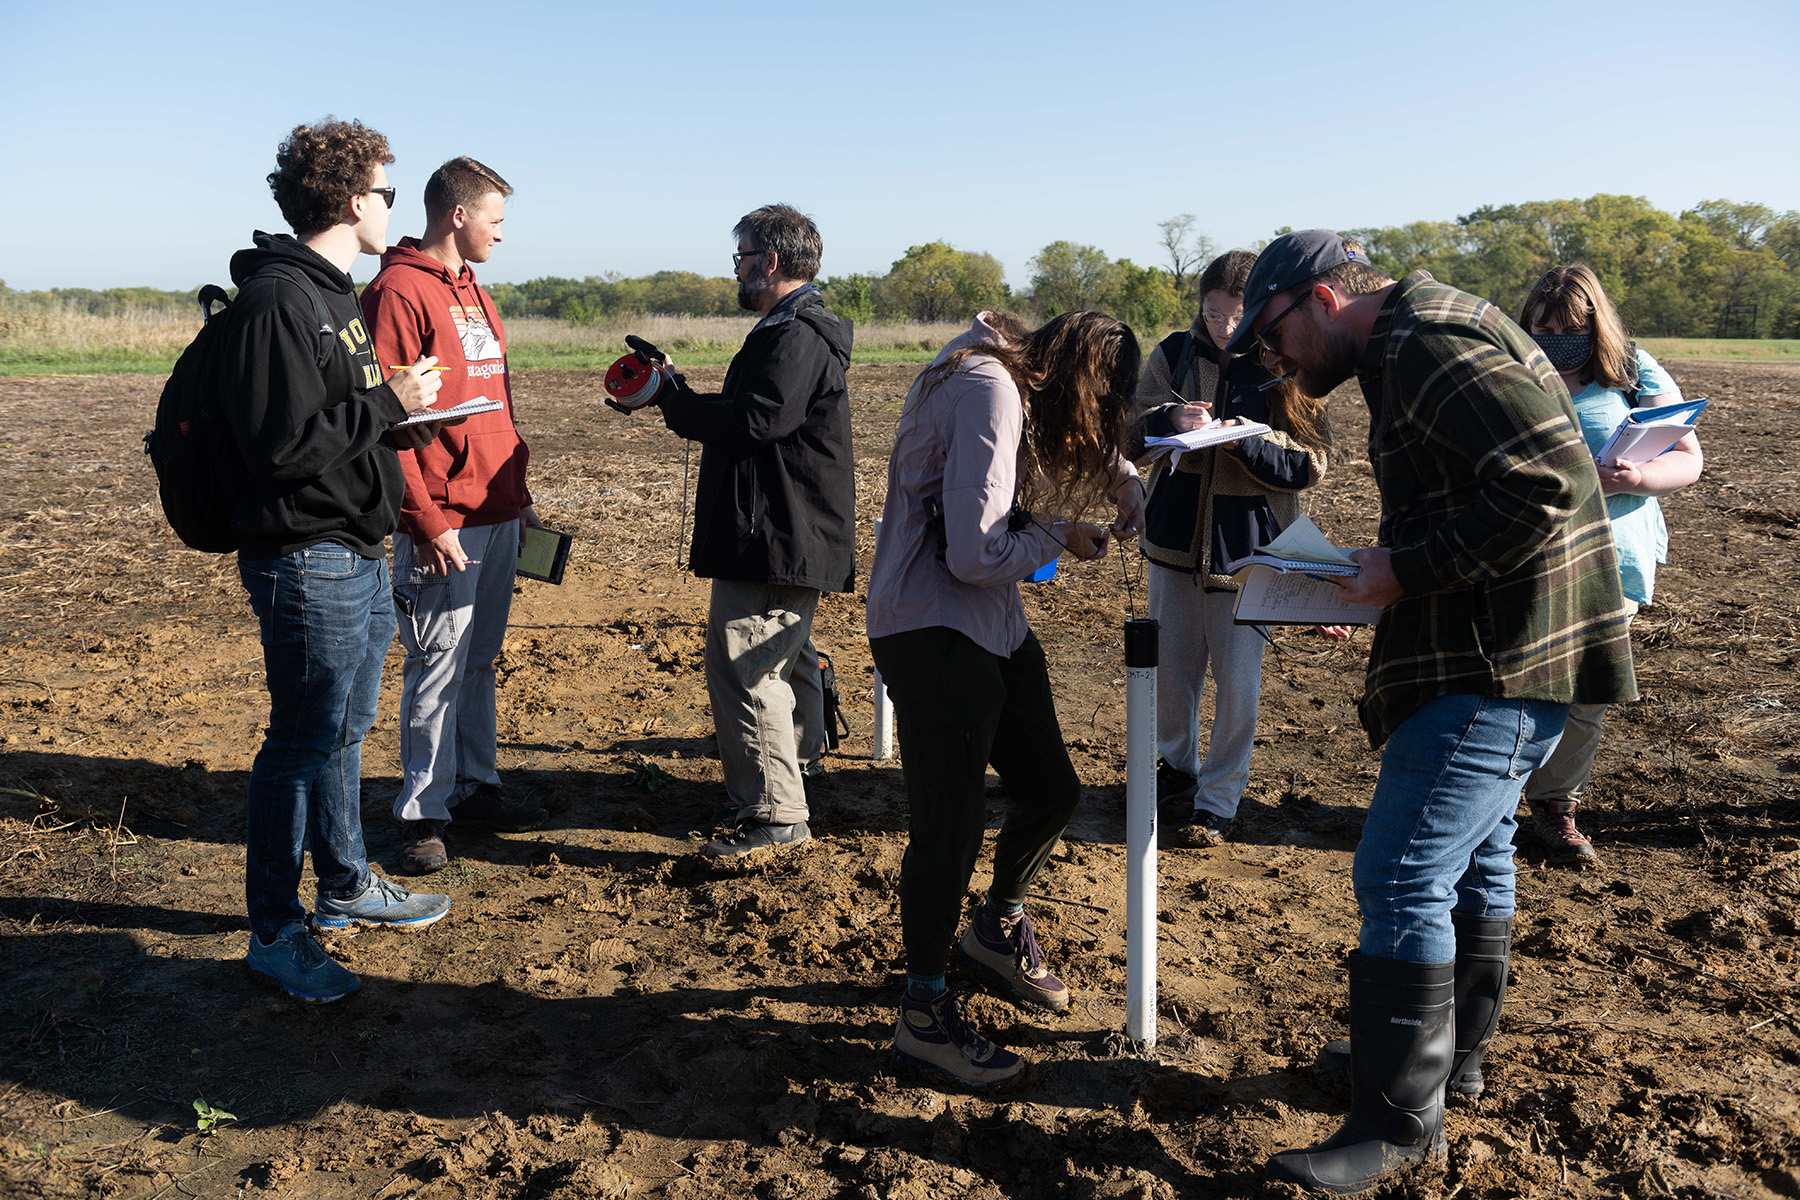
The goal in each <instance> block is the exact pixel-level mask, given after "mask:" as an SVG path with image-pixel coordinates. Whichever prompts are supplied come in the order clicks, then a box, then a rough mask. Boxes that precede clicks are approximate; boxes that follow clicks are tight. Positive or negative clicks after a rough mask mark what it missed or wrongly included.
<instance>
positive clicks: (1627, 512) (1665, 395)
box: [1575, 350, 1682, 604]
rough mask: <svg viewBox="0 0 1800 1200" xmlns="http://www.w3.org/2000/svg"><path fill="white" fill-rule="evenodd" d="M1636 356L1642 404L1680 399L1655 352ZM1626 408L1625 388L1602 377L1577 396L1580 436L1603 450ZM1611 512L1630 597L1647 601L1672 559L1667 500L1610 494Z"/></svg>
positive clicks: (1595, 451)
mask: <svg viewBox="0 0 1800 1200" xmlns="http://www.w3.org/2000/svg"><path fill="white" fill-rule="evenodd" d="M1637 362H1638V396H1637V401H1638V403H1637V407H1639V408H1651V407H1655V406H1656V405H1659V404H1679V403H1680V402H1681V400H1682V395H1681V388H1680V387H1678V386H1677V385H1676V383H1675V380H1674V379H1673V378H1671V377H1670V375H1669V373H1668V372H1667V371H1665V370H1663V369H1662V366H1661V365H1660V364H1659V363H1658V362H1657V361H1656V360H1655V359H1654V358H1651V357H1650V356H1649V355H1648V354H1646V353H1644V352H1643V351H1642V350H1639V351H1638V352H1637ZM1627 411H1629V409H1628V406H1627V405H1626V403H1625V395H1624V393H1622V392H1620V391H1619V390H1618V389H1617V388H1609V387H1601V386H1600V384H1599V382H1598V381H1595V382H1594V383H1590V384H1588V385H1587V387H1586V388H1585V389H1583V390H1582V392H1581V394H1580V395H1578V396H1576V397H1575V415H1576V416H1577V417H1579V418H1580V419H1581V436H1582V437H1583V438H1585V439H1586V440H1587V445H1588V453H1589V454H1598V453H1599V452H1600V450H1601V448H1602V447H1603V446H1605V445H1606V440H1607V439H1608V438H1610V437H1612V434H1613V430H1615V429H1617V428H1618V427H1619V422H1620V421H1623V420H1624V419H1625V414H1626V412H1627ZM1606 515H1607V516H1608V517H1611V518H1612V535H1613V548H1614V549H1615V550H1616V551H1617V552H1618V556H1619V584H1620V587H1621V589H1622V590H1623V591H1624V593H1625V598H1626V599H1627V600H1636V601H1637V602H1638V603H1639V604H1648V603H1650V596H1651V592H1652V590H1653V589H1654V588H1655V586H1656V564H1658V563H1666V562H1668V561H1669V527H1668V526H1667V525H1666V524H1664V523H1663V514H1662V506H1661V505H1659V504H1657V502H1656V498H1655V497H1654V496H1624V495H1619V496H1608V497H1607V498H1606Z"/></svg>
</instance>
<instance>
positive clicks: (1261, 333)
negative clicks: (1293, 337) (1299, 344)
mask: <svg viewBox="0 0 1800 1200" xmlns="http://www.w3.org/2000/svg"><path fill="white" fill-rule="evenodd" d="M1311 299H1312V292H1311V291H1310V290H1308V291H1307V292H1306V293H1305V294H1304V295H1302V296H1301V297H1300V298H1299V299H1298V300H1296V301H1294V302H1293V303H1292V304H1290V305H1288V306H1287V307H1286V308H1284V309H1282V310H1281V311H1280V312H1279V313H1277V314H1276V316H1275V319H1274V320H1273V321H1270V322H1269V323H1268V324H1267V325H1264V326H1263V327H1262V328H1261V329H1260V330H1258V331H1257V334H1256V344H1257V345H1259V346H1261V347H1262V348H1263V349H1264V350H1267V351H1268V352H1269V353H1270V354H1273V355H1276V356H1277V357H1279V356H1280V355H1281V347H1280V346H1277V345H1276V344H1275V343H1274V342H1272V341H1270V340H1269V335H1270V334H1271V333H1273V332H1274V331H1275V327H1276V326H1277V325H1279V324H1281V322H1282V320H1283V319H1284V318H1285V317H1286V316H1287V315H1288V314H1289V313H1291V312H1293V311H1294V310H1295V309H1296V308H1299V307H1300V306H1301V305H1302V304H1305V303H1306V302H1307V301H1308V300H1311Z"/></svg>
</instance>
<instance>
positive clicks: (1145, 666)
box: [1125, 617, 1161, 1047]
mask: <svg viewBox="0 0 1800 1200" xmlns="http://www.w3.org/2000/svg"><path fill="white" fill-rule="evenodd" d="M1160 628H1161V626H1160V625H1159V624H1158V623H1157V622H1156V621H1154V620H1152V619H1150V618H1147V617H1134V618H1132V619H1131V620H1129V621H1126V622H1125V1036H1126V1037H1128V1038H1130V1039H1132V1040H1133V1041H1135V1042H1140V1043H1142V1044H1143V1045H1144V1046H1146V1047H1149V1046H1154V1045H1155V1044H1156V659H1157V645H1156V643H1157V632H1158V630H1159V629H1160Z"/></svg>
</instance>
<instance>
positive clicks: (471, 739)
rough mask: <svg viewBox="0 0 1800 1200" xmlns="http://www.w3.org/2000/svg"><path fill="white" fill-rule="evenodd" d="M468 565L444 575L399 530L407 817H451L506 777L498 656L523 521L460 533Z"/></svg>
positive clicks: (402, 802) (397, 805) (400, 803)
mask: <svg viewBox="0 0 1800 1200" xmlns="http://www.w3.org/2000/svg"><path fill="white" fill-rule="evenodd" d="M457 536H458V539H459V540H460V541H461V543H462V549H463V553H464V554H465V555H467V556H468V558H469V560H470V561H469V565H468V566H467V568H465V569H464V570H462V571H457V570H455V569H452V570H451V572H450V574H449V576H448V577H445V576H443V575H437V574H434V573H432V572H430V571H427V570H426V569H425V568H424V567H421V566H420V565H419V555H418V550H417V548H416V547H415V546H414V545H413V540H412V538H410V537H408V536H407V535H406V534H404V533H395V534H394V607H395V608H396V609H398V610H399V613H398V616H399V618H400V643H401V645H403V646H405V647H406V663H405V665H404V666H403V667H402V669H401V674H400V770H401V774H402V779H401V782H400V794H399V796H397V797H396V798H395V800H394V817H395V819H397V820H401V821H419V820H434V821H447V820H451V819H452V817H451V813H450V809H451V807H452V806H454V805H455V804H456V802H457V801H458V800H461V799H462V798H463V797H464V796H466V795H468V794H469V792H471V791H473V790H474V789H475V787H476V786H478V785H480V784H483V783H491V784H493V785H494V786H496V787H498V786H499V785H500V772H499V770H498V769H497V768H496V766H495V757H496V745H495V717H494V660H495V659H496V658H498V657H499V656H500V647H501V645H502V644H503V643H504V642H505V641H506V621H507V617H508V616H509V615H510V614H511V612H512V596H513V571H514V569H515V568H516V567H517V566H518V562H519V523H518V522H517V521H507V522H505V523H504V524H501V525H477V526H474V527H471V528H467V529H460V530H458V531H457Z"/></svg>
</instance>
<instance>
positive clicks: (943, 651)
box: [868, 312, 1144, 1087]
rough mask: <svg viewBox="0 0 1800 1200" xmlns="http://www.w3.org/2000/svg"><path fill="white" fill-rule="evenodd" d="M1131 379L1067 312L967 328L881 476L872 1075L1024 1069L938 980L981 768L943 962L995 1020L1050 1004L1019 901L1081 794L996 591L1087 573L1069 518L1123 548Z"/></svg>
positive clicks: (1121, 342) (988, 1077)
mask: <svg viewBox="0 0 1800 1200" xmlns="http://www.w3.org/2000/svg"><path fill="white" fill-rule="evenodd" d="M1138 362H1139V352H1138V345H1137V339H1136V337H1135V336H1134V335H1133V334H1132V332H1131V330H1130V329H1129V328H1128V327H1126V326H1125V325H1124V324H1123V323H1122V322H1120V321H1117V320H1114V319H1113V318H1112V317H1108V316H1104V315H1102V314H1100V313H1091V312H1077V313H1067V314H1065V315H1063V316H1060V317H1057V318H1055V319H1054V320H1052V321H1051V322H1050V323H1049V324H1047V325H1045V326H1044V327H1043V328H1042V329H1039V330H1037V331H1036V332H1028V331H1026V330H1025V328H1024V327H1023V326H1022V325H1020V324H1019V323H1018V321H1017V320H1016V319H1013V318H1010V317H1005V316H1001V315H999V314H995V313H988V312H984V313H982V314H981V315H980V316H979V317H977V318H976V320H975V324H974V326H973V327H972V328H971V329H970V330H969V331H968V332H967V333H965V334H963V335H962V336H961V337H959V338H957V339H956V340H955V341H953V342H951V343H950V344H949V345H948V346H946V347H944V350H943V352H942V353H941V354H939V355H938V357H937V360H936V361H935V362H933V363H932V365H931V366H930V367H928V368H927V369H926V370H925V371H924V372H923V373H922V374H920V376H919V378H918V379H917V380H916V381H915V382H914V383H913V386H912V390H911V391H910V392H909V393H908V394H907V397H906V406H905V408H904V409H903V411H902V413H901V416H900V427H899V430H898V431H897V432H896V434H895V438H894V452H893V456H892V458H890V459H889V461H888V487H887V502H886V505H885V506H884V508H883V522H882V534H881V543H880V545H879V546H877V547H876V551H875V566H874V570H873V572H872V574H871V576H870V579H869V609H868V628H869V643H870V648H871V649H872V650H873V651H874V655H875V663H876V665H877V666H878V667H880V668H881V673H882V677H883V679H884V680H885V682H886V684H887V687H888V691H889V693H890V695H891V696H892V698H893V702H894V711H895V717H896V720H897V723H898V725H899V732H900V745H901V749H902V751H903V752H904V754H905V775H906V795H907V800H908V803H909V806H910V810H911V818H910V819H911V828H910V833H911V841H910V842H909V844H908V846H907V850H906V859H905V862H904V864H903V865H902V867H901V870H900V920H901V926H902V933H903V937H904V941H905V944H906V978H907V988H906V995H905V997H904V999H903V1000H902V1001H901V1007H900V1020H899V1023H898V1025H897V1026H896V1027H895V1031H894V1058H895V1061H896V1062H897V1063H899V1064H901V1065H904V1066H921V1067H925V1068H928V1069H931V1070H934V1071H936V1072H938V1073H940V1074H942V1075H944V1076H947V1077H948V1078H950V1079H951V1080H953V1081H955V1082H958V1083H961V1084H964V1085H967V1086H970V1087H988V1086H993V1085H995V1084H1000V1083H1004V1082H1006V1081H1007V1080H1010V1079H1011V1078H1013V1076H1015V1075H1017V1074H1018V1073H1019V1071H1020V1069H1021V1068H1022V1067H1023V1065H1024V1064H1023V1063H1022V1062H1021V1061H1020V1059H1019V1057H1018V1055H1016V1054H1013V1053H1011V1052H1010V1051H1007V1050H1004V1049H1002V1048H1000V1047H998V1046H996V1045H994V1044H993V1043H992V1042H990V1041H988V1040H987V1039H986V1038H984V1037H982V1036H981V1035H980V1034H979V1033H977V1032H975V1031H974V1030H973V1029H970V1028H969V1027H968V1026H967V1025H966V1024H965V1023H964V1022H963V1019H962V1015H961V1012H960V1009H959V1007H958V1002H957V996H956V993H955V992H953V991H951V990H950V989H949V988H948V986H947V985H946V981H945V971H946V968H947V966H948V961H949V953H948V951H949V946H950V939H951V937H952V935H953V934H954V933H955V931H956V926H957V923H958V921H959V918H960V916H961V910H962V903H963V896H964V895H965V893H966V892H967V890H968V886H969V876H970V874H971V872H972V871H973V870H974V867H975V859H976V856H977V855H978V854H979V853H980V850H981V838H982V831H983V830H984V828H985V827H986V824H987V796H986V786H985V782H984V780H985V777H986V773H987V768H988V766H989V765H990V764H991V765H992V766H993V767H994V769H995V770H996V771H997V772H999V775H1000V778H1001V779H1002V780H1004V781H1005V783H1006V786H1007V791H1008V792H1009V793H1010V795H1011V801H1012V802H1011V807H1010V809H1009V810H1008V812H1007V816H1006V821H1005V824H1004V825H1003V826H1002V828H1001V830H1000V835H999V837H998V839H997V840H996V842H995V846H994V878H993V884H992V886H990V887H989V889H988V894H987V899H986V900H985V901H983V902H982V904H981V905H980V907H979V908H978V909H977V910H976V913H975V917H974V919H973V921H972V922H971V923H970V925H969V928H968V930H967V931H966V932H965V933H964V934H963V937H962V940H961V942H960V943H959V948H958V955H959V957H960V958H961V960H962V964H963V966H964V968H965V969H966V970H968V971H971V972H972V973H974V974H975V975H976V976H977V977H979V978H981V979H983V980H984V981H986V982H988V983H989V984H991V985H993V986H994V987H995V988H996V990H998V991H999V992H1001V993H1002V994H1003V995H1006V996H1008V997H1010V998H1012V999H1015V1000H1018V1001H1021V1002H1024V1003H1027V1004H1034V1005H1037V1006H1040V1007H1043V1008H1049V1009H1062V1008H1066V1007H1068V1004H1069V991H1068V988H1066V987H1064V986H1063V984H1062V982H1061V981H1060V980H1059V979H1057V978H1056V976H1055V975H1053V974H1051V973H1050V970H1049V968H1048V967H1047V966H1046V965H1045V963H1044V957H1043V954H1042V952H1041V951H1040V949H1039V947H1038V944H1037V938H1036V935H1035V934H1034V933H1033V931H1032V927H1031V920H1030V918H1029V917H1027V916H1026V915H1025V912H1024V901H1025V895H1026V892H1027V890H1028V889H1029V888H1030V886H1031V882H1032V880H1033V879H1035V878H1036V876H1037V873H1038V871H1039V870H1041V869H1042V868H1043V865H1044V863H1045V861H1046V860H1047V859H1048V858H1049V857H1050V851H1051V850H1052V849H1053V848H1054V847H1055V846H1056V842H1057V839H1059V838H1060V837H1061V836H1062V832H1063V829H1064V827H1065V826H1066V825H1067V824H1068V821H1069V817H1070V815H1071V814H1072V813H1073V812H1074V811H1075V804H1076V801H1077V800H1078V799H1079V798H1080V792H1081V785H1080V780H1079V779H1077V778H1076V775H1075V768H1074V766H1073V765H1072V764H1071V763H1070V762H1069V754H1068V750H1067V749H1066V748H1065V747H1064V745H1063V738H1062V730H1061V728H1060V727H1059V726H1058V724H1057V720H1056V708H1055V706H1054V704H1053V703H1052V702H1051V697H1050V675H1049V669H1048V665H1047V663H1046V661H1045V658H1044V650H1043V647H1042V646H1040V645H1039V644H1038V640H1037V638H1036V637H1034V636H1033V635H1032V632H1031V630H1030V629H1029V628H1027V627H1026V623H1025V609H1024V605H1023V604H1022V603H1021V601H1020V599H1019V589H1018V583H1019V581H1020V580H1022V579H1024V578H1025V577H1026V576H1028V575H1030V574H1032V573H1033V572H1034V571H1036V570H1037V569H1038V568H1039V567H1041V566H1043V565H1044V564H1046V563H1048V562H1051V561H1052V560H1054V559H1055V558H1056V557H1057V556H1058V555H1060V554H1061V553H1062V552H1063V551H1064V550H1067V551H1068V552H1069V553H1071V554H1073V555H1074V556H1075V557H1077V558H1098V557H1100V556H1101V555H1102V554H1104V553H1105V552H1106V539H1107V533H1108V531H1107V530H1106V529H1105V528H1103V527H1102V526H1099V525H1095V524H1090V523H1088V522H1086V521H1082V520H1080V519H1079V517H1080V516H1081V515H1082V514H1083V513H1084V512H1086V511H1087V510H1088V508H1089V507H1091V506H1092V505H1093V504H1094V503H1095V502H1096V501H1099V500H1100V499H1101V497H1102V496H1110V497H1111V498H1112V500H1113V501H1115V502H1116V504H1117V507H1118V520H1117V521H1116V522H1115V523H1114V526H1113V530H1114V532H1117V533H1118V534H1119V535H1120V536H1126V535H1128V534H1130V533H1135V532H1136V530H1137V526H1138V523H1139V521H1140V519H1141V517H1142V515H1143V498H1144V493H1143V487H1142V485H1141V484H1140V482H1139V481H1138V477H1137V472H1136V471H1135V470H1134V469H1133V468H1132V466H1131V464H1130V463H1129V462H1127V461H1125V460H1124V458H1123V457H1122V456H1121V455H1120V448H1121V445H1122V444H1123V438H1124V425H1125V413H1126V410H1127V407H1128V405H1129V403H1130V400H1131V396H1132V393H1133V391H1134V389H1135V387H1136V383H1137V370H1138ZM1051 513H1058V514H1064V515H1062V516H1051V515H1049V514H1051Z"/></svg>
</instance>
